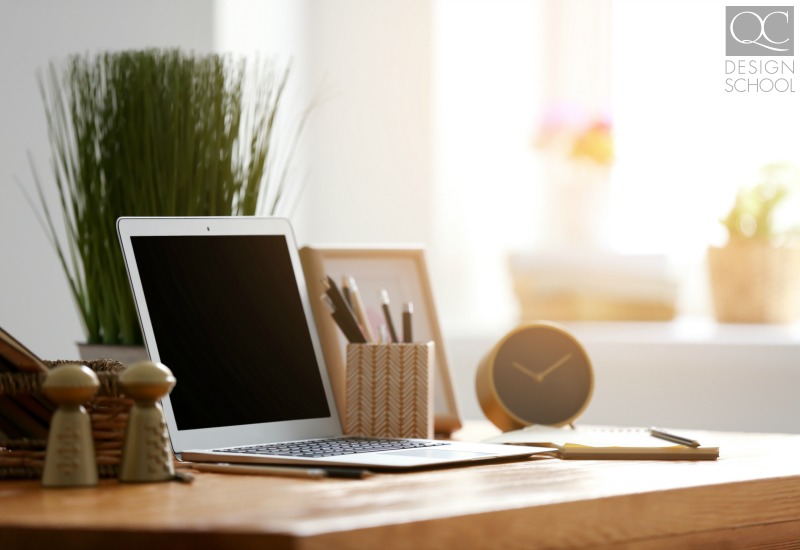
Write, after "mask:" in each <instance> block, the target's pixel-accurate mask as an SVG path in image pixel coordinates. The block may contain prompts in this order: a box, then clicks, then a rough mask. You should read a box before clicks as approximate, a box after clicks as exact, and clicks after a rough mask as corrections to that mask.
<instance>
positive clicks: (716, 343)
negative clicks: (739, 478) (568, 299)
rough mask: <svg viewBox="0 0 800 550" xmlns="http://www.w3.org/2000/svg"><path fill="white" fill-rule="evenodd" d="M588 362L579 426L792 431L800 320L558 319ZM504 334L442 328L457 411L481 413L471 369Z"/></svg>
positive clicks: (799, 380)
mask: <svg viewBox="0 0 800 550" xmlns="http://www.w3.org/2000/svg"><path fill="white" fill-rule="evenodd" d="M560 324H561V325H563V326H565V327H566V328H567V329H568V330H569V331H570V332H572V334H574V335H575V337H576V338H577V339H578V340H579V341H580V342H581V343H583V345H584V347H585V348H586V351H587V353H588V354H589V357H590V359H591V361H592V365H593V370H594V373H595V389H594V394H593V396H592V400H591V402H590V404H589V406H588V407H587V409H586V411H585V412H584V413H583V414H582V415H581V418H580V421H581V422H583V423H587V424H603V425H629V426H648V425H662V426H665V427H673V428H698V429H715V430H728V431H752V432H787V433H798V430H800V426H799V425H798V424H797V421H796V419H797V418H800V400H798V399H797V395H796V388H798V387H800V324H793V325H761V324H758V325H755V324H754V325H749V324H748V325H745V324H741V325H740V324H725V323H717V322H716V321H714V320H713V319H708V318H694V317H684V318H680V319H676V320H675V321H672V322H562V323H560ZM503 333H504V332H503V331H501V332H497V331H495V330H485V331H481V330H471V331H462V332H458V333H454V334H449V335H448V338H447V340H446V345H447V351H448V354H449V357H450V363H451V369H452V371H453V377H454V384H455V387H456V394H457V396H458V398H459V404H460V406H461V411H462V416H463V417H464V418H466V419H481V418H484V415H483V412H482V411H481V409H480V406H479V405H478V402H477V397H476V394H475V371H476V369H477V366H478V363H479V361H480V360H481V358H482V357H484V356H485V355H486V353H487V352H488V351H489V350H490V349H491V348H492V346H493V345H494V344H495V343H496V342H497V340H498V339H499V338H500V337H502V336H503Z"/></svg>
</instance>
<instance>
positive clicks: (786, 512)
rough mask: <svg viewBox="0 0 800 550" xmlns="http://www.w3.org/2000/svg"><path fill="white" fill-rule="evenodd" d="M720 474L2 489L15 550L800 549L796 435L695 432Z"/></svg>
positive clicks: (11, 484) (667, 468) (705, 465)
mask: <svg viewBox="0 0 800 550" xmlns="http://www.w3.org/2000/svg"><path fill="white" fill-rule="evenodd" d="M687 433H690V434H693V435H694V436H695V437H696V438H698V439H700V440H702V441H703V442H712V441H713V442H715V443H718V444H719V446H720V447H721V458H720V460H719V461H716V462H651V461H647V462H622V461H605V462H600V461H559V460H556V459H539V460H532V461H522V462H506V463H502V464H487V465H480V466H469V467H461V468H448V469H440V470H435V471H424V472H416V473H404V474H380V475H376V476H375V477H373V478H370V479H367V480H361V481H358V480H340V479H326V480H303V479H289V478H275V477H251V476H234V475H219V474H198V475H197V478H196V480H195V482H194V483H193V484H189V485H187V484H180V483H162V484H148V485H121V484H119V483H117V482H115V481H110V480H109V481H105V482H103V483H102V486H101V487H99V488H96V489H60V490H43V489H41V488H40V487H39V485H38V483H37V482H27V481H3V482H0V546H1V547H2V548H3V549H4V550H8V549H10V548H25V549H26V550H31V549H33V548H46V547H50V548H64V547H67V548H68V547H80V548H101V549H103V550H109V549H115V550H116V549H119V548H137V549H139V548H146V549H151V550H154V549H156V548H164V547H169V548H171V549H174V550H178V549H182V548H192V549H195V550H196V549H197V548H237V549H248V548H301V549H314V548H337V549H338V548H365V549H367V548H368V549H374V548H378V549H381V550H389V549H393V548H413V549H414V550H420V549H422V548H467V547H469V548H532V547H536V546H548V547H566V546H577V547H586V546H594V545H597V546H618V547H619V546H625V547H626V548H647V549H649V548H658V547H669V548H673V547H687V546H690V545H694V546H708V545H714V546H719V545H726V547H738V546H752V545H753V544H755V543H756V542H761V543H766V544H772V545H779V544H781V543H786V542H787V541H794V542H795V544H798V542H797V541H800V436H791V435H750V434H724V433H704V432H687Z"/></svg>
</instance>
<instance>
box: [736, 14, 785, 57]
mask: <svg viewBox="0 0 800 550" xmlns="http://www.w3.org/2000/svg"><path fill="white" fill-rule="evenodd" d="M725 55H729V56H730V55H746V56H784V55H794V6H726V8H725Z"/></svg>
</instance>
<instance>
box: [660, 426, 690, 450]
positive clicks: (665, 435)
mask: <svg viewBox="0 0 800 550" xmlns="http://www.w3.org/2000/svg"><path fill="white" fill-rule="evenodd" d="M650 435H652V436H653V437H657V438H658V439H663V440H664V441H671V442H672V443H678V444H679V445H686V446H687V447H699V446H700V443H699V442H697V441H695V440H694V439H689V438H688V437H681V436H679V435H675V434H671V433H669V432H665V431H664V430H662V429H660V428H653V427H651V428H650Z"/></svg>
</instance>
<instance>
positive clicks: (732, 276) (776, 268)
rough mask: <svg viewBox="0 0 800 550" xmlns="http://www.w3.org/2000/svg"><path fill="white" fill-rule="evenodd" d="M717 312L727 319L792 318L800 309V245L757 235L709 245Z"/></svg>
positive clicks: (772, 320) (785, 320)
mask: <svg viewBox="0 0 800 550" xmlns="http://www.w3.org/2000/svg"><path fill="white" fill-rule="evenodd" d="M708 269H709V276H710V279H711V293H712V298H713V302H714V313H715V316H716V318H717V320H718V321H720V322H723V323H791V322H793V321H794V320H796V319H797V315H798V311H799V310H800V247H791V246H772V245H770V244H769V243H765V242H761V241H755V240H740V241H732V242H731V243H729V244H728V245H727V246H725V247H723V248H716V247H711V248H709V250H708Z"/></svg>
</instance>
